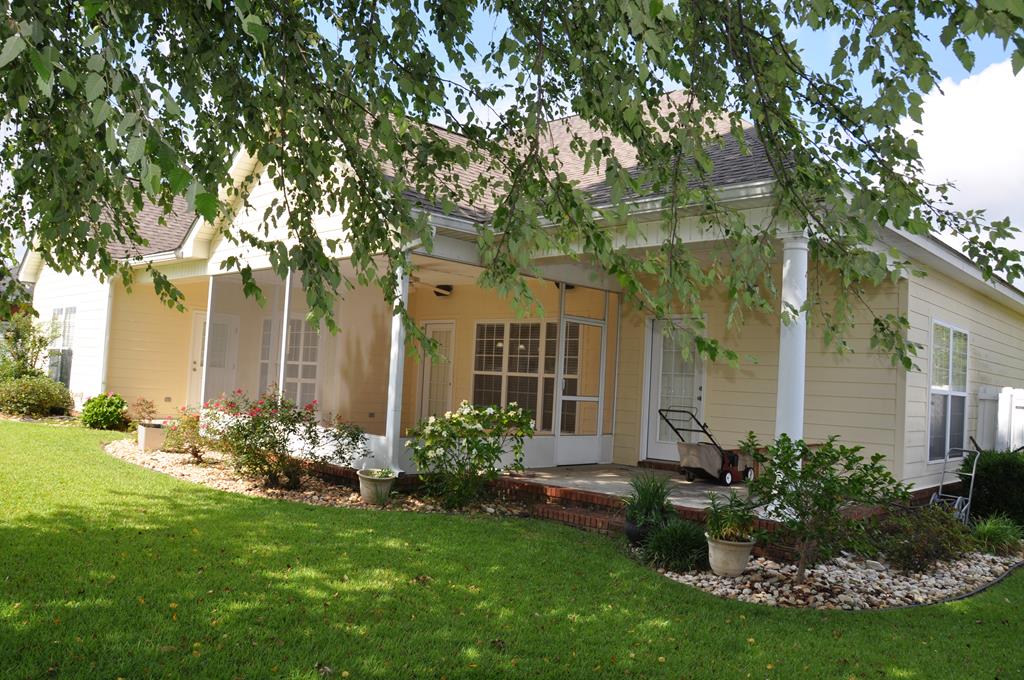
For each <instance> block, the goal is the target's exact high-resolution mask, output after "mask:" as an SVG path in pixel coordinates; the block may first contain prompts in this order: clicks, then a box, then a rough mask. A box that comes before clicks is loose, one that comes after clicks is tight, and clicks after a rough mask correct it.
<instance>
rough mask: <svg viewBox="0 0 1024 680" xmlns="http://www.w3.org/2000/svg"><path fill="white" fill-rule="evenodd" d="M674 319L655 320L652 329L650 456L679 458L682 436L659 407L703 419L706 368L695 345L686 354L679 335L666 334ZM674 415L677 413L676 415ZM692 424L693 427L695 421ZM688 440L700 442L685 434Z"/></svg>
mask: <svg viewBox="0 0 1024 680" xmlns="http://www.w3.org/2000/svg"><path fill="white" fill-rule="evenodd" d="M671 323H673V322H671V321H654V322H653V327H652V328H651V344H650V347H651V362H650V370H651V372H650V381H649V384H650V390H649V392H648V397H647V406H648V407H647V458H651V459H655V460H667V461H677V460H679V448H678V446H677V444H678V443H679V437H678V436H676V433H675V432H673V431H672V428H671V427H670V426H669V424H668V423H666V422H665V421H664V420H663V419H662V418H661V416H660V415H659V414H658V410H659V409H667V408H682V409H686V410H689V411H691V412H692V413H694V414H695V415H696V416H697V418H699V419H700V420H703V419H704V412H703V407H704V368H703V366H702V365H701V360H700V357H699V356H698V355H697V352H696V348H695V347H690V349H689V351H688V352H686V353H685V354H684V353H683V351H682V347H681V346H680V345H679V340H678V338H677V337H675V336H673V335H671V334H670V333H667V331H668V330H669V328H668V327H667V324H671ZM673 417H675V416H673ZM690 427H693V425H692V423H691V424H690ZM684 436H686V437H687V438H688V439H687V440H688V441H694V442H697V441H701V439H700V438H699V437H698V436H697V435H694V434H693V433H684Z"/></svg>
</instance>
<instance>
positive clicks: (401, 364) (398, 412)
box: [384, 267, 409, 471]
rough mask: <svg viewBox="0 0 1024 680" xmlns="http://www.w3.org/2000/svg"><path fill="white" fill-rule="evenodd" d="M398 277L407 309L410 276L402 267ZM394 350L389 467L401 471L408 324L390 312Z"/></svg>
mask: <svg viewBox="0 0 1024 680" xmlns="http://www.w3.org/2000/svg"><path fill="white" fill-rule="evenodd" d="M395 273H396V274H397V277H398V281H397V290H396V291H395V297H396V298H397V301H400V302H401V304H402V305H403V306H404V307H405V309H406V310H407V311H408V309H409V275H408V274H406V273H405V270H404V269H403V268H402V267H399V268H398V270H397V271H396V272H395ZM390 349H391V353H390V359H389V360H388V402H387V409H388V411H387V414H386V420H385V426H384V433H385V436H386V437H387V442H388V466H389V467H390V468H391V469H392V470H395V471H400V470H401V467H400V463H399V462H398V456H399V454H400V453H402V451H404V450H405V444H404V443H403V442H402V384H403V382H404V380H405V325H404V324H403V323H402V317H401V316H399V315H397V314H395V313H394V310H393V309H392V315H391V348H390Z"/></svg>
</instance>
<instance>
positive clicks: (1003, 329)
mask: <svg viewBox="0 0 1024 680" xmlns="http://www.w3.org/2000/svg"><path fill="white" fill-rule="evenodd" d="M927 274H928V275H927V276H925V277H920V278H914V279H912V280H911V281H910V284H909V291H910V293H909V319H910V324H911V331H910V339H912V340H914V341H916V342H919V343H921V344H922V345H924V346H925V348H924V349H923V350H922V352H921V356H920V358H919V360H918V362H917V363H918V365H919V368H920V370H918V371H914V372H912V373H910V374H908V375H907V384H906V394H907V397H906V399H907V402H906V403H907V407H906V415H905V417H906V421H905V423H906V425H905V427H906V434H905V437H906V440H905V452H906V455H905V463H904V477H905V478H906V480H907V481H910V482H913V483H914V484H915V485H917V486H919V487H926V486H932V485H934V484H936V483H938V466H936V465H929V464H928V462H927V461H928V453H927V440H928V401H929V385H930V377H929V376H930V364H931V361H930V360H931V351H930V349H931V348H930V342H931V327H932V323H933V322H934V321H939V322H943V323H946V324H949V325H953V326H956V327H958V328H960V329H963V330H965V331H967V333H968V359H967V395H968V396H967V434H968V436H971V435H974V434H975V432H976V423H977V416H978V398H977V397H978V389H979V387H980V386H981V385H992V386H995V387H1024V313H1022V312H1020V311H1019V310H1013V309H1010V308H1009V307H1006V306H1003V305H1001V304H999V303H997V302H995V301H993V300H991V299H990V298H988V297H987V296H985V295H982V294H981V293H979V292H977V291H974V290H971V289H970V288H968V287H966V286H964V285H963V284H960V283H957V282H956V281H954V280H952V279H951V278H949V277H948V276H945V275H943V274H940V273H938V272H935V271H931V270H929V271H927Z"/></svg>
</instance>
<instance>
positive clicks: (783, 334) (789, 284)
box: [775, 231, 807, 439]
mask: <svg viewBox="0 0 1024 680" xmlns="http://www.w3.org/2000/svg"><path fill="white" fill-rule="evenodd" d="M781 237H782V246H783V250H782V314H783V319H782V325H781V327H780V330H779V385H778V390H777V392H776V396H775V400H776V401H775V436H776V437H778V436H780V435H782V434H788V435H789V436H790V438H792V439H803V436H804V377H805V371H806V362H807V313H806V312H804V311H802V307H803V306H804V303H806V302H807V235H806V234H805V233H804V232H803V231H790V232H786V233H783V234H782V235H781ZM796 310H800V311H796Z"/></svg>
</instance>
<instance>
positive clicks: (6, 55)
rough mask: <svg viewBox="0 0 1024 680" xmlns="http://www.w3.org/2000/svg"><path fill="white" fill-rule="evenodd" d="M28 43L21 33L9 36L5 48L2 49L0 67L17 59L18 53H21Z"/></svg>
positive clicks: (0, 51)
mask: <svg viewBox="0 0 1024 680" xmlns="http://www.w3.org/2000/svg"><path fill="white" fill-rule="evenodd" d="M27 45H28V43H26V42H25V39H24V38H22V37H21V36H20V35H12V36H11V37H10V38H8V39H7V41H6V42H5V43H4V48H3V49H2V50H0V68H3V67H4V66H7V65H8V64H10V63H11V62H12V61H14V60H15V59H17V58H18V55H19V54H21V52H22V50H24V49H25V47H26V46H27Z"/></svg>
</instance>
